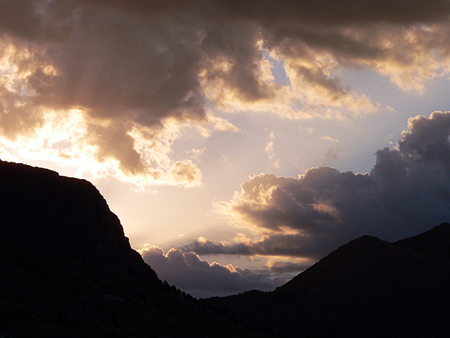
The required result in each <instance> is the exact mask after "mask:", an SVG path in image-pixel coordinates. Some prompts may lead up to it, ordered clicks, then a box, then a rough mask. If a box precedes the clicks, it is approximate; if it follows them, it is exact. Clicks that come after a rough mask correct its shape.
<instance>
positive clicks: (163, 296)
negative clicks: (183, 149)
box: [0, 161, 261, 337]
mask: <svg viewBox="0 0 450 338" xmlns="http://www.w3.org/2000/svg"><path fill="white" fill-rule="evenodd" d="M260 335H261V334H260V333H256V334H253V333H252V332H250V331H248V330H246V329H244V328H242V327H239V326H236V325H235V324H234V323H233V321H231V320H230V319H228V318H225V317H223V316H221V315H218V314H216V313H214V312H211V311H209V310H208V309H207V308H205V307H204V306H202V305H199V304H197V303H196V302H195V301H194V300H193V299H192V298H191V297H189V296H188V295H186V294H185V293H183V292H181V291H180V290H177V289H176V288H175V287H170V286H169V285H168V284H167V283H162V282H161V281H160V280H159V279H158V277H157V275H156V273H155V272H154V271H153V270H152V269H151V268H150V266H148V265H147V264H146V263H145V262H144V261H143V260H142V258H141V256H140V255H139V254H138V253H137V252H136V251H134V250H133V249H131V247H130V244H129V241H128V238H126V237H125V236H124V233H123V228H122V226H121V224H120V222H119V219H118V218H117V217H116V215H114V214H113V213H112V212H111V211H110V210H109V207H108V205H107V203H106V201H105V200H104V199H103V197H102V196H101V195H100V193H99V192H98V190H97V189H96V188H95V187H94V186H93V185H92V184H90V183H89V182H87V181H84V180H78V179H72V178H67V177H62V176H59V175H58V174H57V173H56V172H53V171H50V170H46V169H40V168H34V167H30V166H26V165H22V164H15V163H8V162H3V161H0V337H249V336H250V337H252V336H255V337H259V336H260Z"/></svg>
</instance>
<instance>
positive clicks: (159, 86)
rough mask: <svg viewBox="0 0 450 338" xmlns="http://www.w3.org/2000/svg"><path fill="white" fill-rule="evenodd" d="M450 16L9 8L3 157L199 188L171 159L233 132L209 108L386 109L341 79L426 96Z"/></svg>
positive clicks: (282, 7)
mask: <svg viewBox="0 0 450 338" xmlns="http://www.w3.org/2000/svg"><path fill="white" fill-rule="evenodd" d="M449 13H450V5H449V2H448V1H444V0H432V1H431V2H430V1H428V2H426V3H424V2H423V1H412V2H411V1H409V2H404V1H400V0H398V1H397V0H396V1H382V2H380V1H373V0H365V1H362V2H361V1H358V2H355V1H344V2H342V1H341V2H335V1H330V0H323V1H319V2H317V1H302V2H296V1H290V0H284V1H278V2H276V3H275V2H272V1H265V0H264V1H258V2H256V1H253V0H252V1H246V2H245V3H238V2H234V1H216V0H213V1H211V0H208V1H206V0H186V1H181V2H180V1H176V2H175V1H164V3H161V2H160V1H145V2H142V1H119V0H114V1H102V0H94V1H85V0H63V1H48V0H35V1H28V0H5V1H2V2H1V4H0V55H1V58H0V136H1V137H2V142H1V147H0V151H1V152H2V157H5V158H8V159H19V160H20V159H22V158H43V157H47V158H49V159H52V160H54V161H60V162H61V163H64V164H66V165H67V164H68V165H72V166H74V167H77V166H78V167H80V168H84V169H81V170H87V171H91V172H94V173H96V174H98V175H107V174H109V175H115V176H117V177H119V178H120V179H123V180H131V181H133V182H135V183H137V184H173V185H181V186H198V185H200V184H201V172H200V170H199V168H198V167H197V165H196V163H194V162H189V161H188V159H181V160H179V161H180V162H176V161H175V160H174V159H172V157H171V149H172V144H173V142H174V140H176V139H177V138H179V137H180V135H181V133H182V132H183V128H186V127H189V126H193V125H195V126H200V127H201V128H206V132H205V130H204V129H201V128H199V130H203V132H202V135H207V134H208V133H209V132H213V131H214V130H224V129H226V130H236V129H237V128H236V127H234V126H232V125H230V124H229V122H228V121H226V120H225V121H224V120H223V119H222V120H220V119H218V118H217V117H215V116H214V115H211V112H210V111H209V109H208V108H207V107H208V105H209V106H213V107H215V109H217V110H222V111H244V110H248V109H251V110H260V111H265V112H271V113H274V114H277V115H278V116H280V117H284V118H305V117H308V118H310V117H320V116H322V117H328V118H329V117H331V118H335V117H339V118H341V117H342V116H343V115H350V116H358V115H359V114H362V113H367V112H370V111H376V110H377V107H378V104H377V103H376V102H371V100H370V98H369V97H368V96H366V95H365V94H364V93H358V92H357V91H355V90H354V89H353V88H351V87H349V86H347V85H346V84H345V81H344V80H343V78H342V75H343V74H344V73H345V71H346V70H349V69H370V70H372V71H374V72H377V73H380V74H382V75H385V76H387V77H389V78H390V79H391V81H393V82H394V83H396V84H397V85H398V86H399V87H401V88H403V89H404V90H416V91H422V90H423V88H424V84H425V83H426V82H427V81H428V80H430V79H433V78H435V77H442V76H448V72H449V69H448V65H449V60H450V53H449V52H450V47H449V46H450V43H449V39H450V33H449V32H450V29H449ZM268 56H270V57H268ZM271 59H272V60H278V61H280V62H281V63H282V64H283V67H284V70H285V72H286V76H287V78H288V84H287V85H281V84H279V83H277V82H276V81H275V80H274V75H273V74H272V69H271V67H272V65H271V61H270V60H271ZM50 130H54V131H55V132H53V133H51V132H49V131H50ZM380 156H381V155H380ZM267 179H268V178H267Z"/></svg>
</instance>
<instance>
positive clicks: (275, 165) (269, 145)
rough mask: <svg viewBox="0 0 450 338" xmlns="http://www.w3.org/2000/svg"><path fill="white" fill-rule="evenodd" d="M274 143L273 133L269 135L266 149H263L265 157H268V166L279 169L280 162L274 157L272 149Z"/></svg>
mask: <svg viewBox="0 0 450 338" xmlns="http://www.w3.org/2000/svg"><path fill="white" fill-rule="evenodd" d="M274 141H275V135H274V134H273V133H270V134H269V141H268V142H267V144H266V148H265V149H264V150H265V152H266V153H267V155H269V161H270V166H271V168H273V169H279V168H280V160H279V159H278V158H277V157H276V155H275V151H274V149H273V144H274Z"/></svg>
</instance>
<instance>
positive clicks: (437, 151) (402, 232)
mask: <svg viewBox="0 0 450 338" xmlns="http://www.w3.org/2000/svg"><path fill="white" fill-rule="evenodd" d="M408 128H409V129H408V130H406V131H404V132H403V133H402V135H401V139H400V141H399V142H398V144H397V146H396V147H395V148H394V149H389V148H384V149H381V150H378V151H377V152H376V163H375V165H374V167H373V169H372V171H371V172H370V173H365V174H355V173H353V172H339V171H338V170H337V169H334V168H330V167H318V168H313V169H309V170H307V171H306V173H305V174H304V175H300V176H299V177H298V178H293V177H278V176H276V175H273V174H261V175H255V176H251V177H250V181H247V182H244V183H243V184H242V185H241V191H240V192H236V193H235V195H234V197H233V199H232V200H230V201H224V202H219V203H217V207H218V208H219V209H220V210H221V211H222V212H223V213H224V214H226V215H227V216H228V217H229V219H230V221H231V222H232V223H233V224H235V225H236V226H239V227H242V228H248V229H252V230H253V231H254V232H257V233H260V234H261V235H260V237H257V238H248V237H245V236H240V237H239V238H238V239H237V240H236V242H235V243H214V242H212V241H210V240H207V239H205V238H202V239H199V240H196V241H194V242H191V243H189V244H188V245H186V246H185V247H184V248H183V249H184V251H192V252H196V253H197V254H203V255H206V254H238V255H263V256H288V257H303V258H310V259H320V258H322V257H323V256H325V255H326V254H328V253H329V252H330V251H331V250H334V249H336V248H337V247H339V246H340V245H342V244H344V243H346V242H348V241H349V240H351V239H354V238H357V237H359V236H362V235H366V234H369V235H373V236H378V237H380V238H382V239H385V240H390V241H392V240H398V239H400V238H404V237H408V236H412V235H415V234H418V233H420V232H423V231H424V230H428V229H429V228H431V227H433V226H435V225H437V224H440V223H442V222H445V221H448V220H449V219H450V208H449V206H450V112H445V113H442V112H434V113H432V114H431V116H430V117H429V118H427V117H424V116H416V117H414V118H411V119H410V120H409V123H408Z"/></svg>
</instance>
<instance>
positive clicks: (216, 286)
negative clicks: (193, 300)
mask: <svg viewBox="0 0 450 338" xmlns="http://www.w3.org/2000/svg"><path fill="white" fill-rule="evenodd" d="M141 254H142V257H143V258H144V261H145V262H146V263H148V264H149V265H150V266H151V267H152V268H153V269H154V270H155V271H156V273H157V274H158V277H159V278H160V279H162V280H167V281H168V282H169V284H174V285H176V286H177V287H179V288H181V289H182V290H184V291H186V292H189V293H190V294H192V295H193V296H194V297H208V296H211V295H223V296H225V295H230V294H236V293H239V292H244V291H248V290H252V289H258V290H265V291H269V290H274V289H275V288H276V287H277V286H280V285H281V284H282V282H280V281H278V280H272V279H270V278H268V274H267V272H266V273H254V272H253V271H251V270H249V269H240V268H239V267H232V266H231V265H230V266H228V267H224V266H222V265H220V264H217V263H212V264H210V263H208V262H207V261H204V260H202V259H201V258H200V257H198V256H197V255H196V254H194V253H192V252H181V251H180V250H177V249H171V250H169V251H168V252H167V253H166V254H164V251H163V250H162V249H160V248H157V247H150V248H147V249H144V250H142V251H141ZM283 282H285V281H283Z"/></svg>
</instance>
